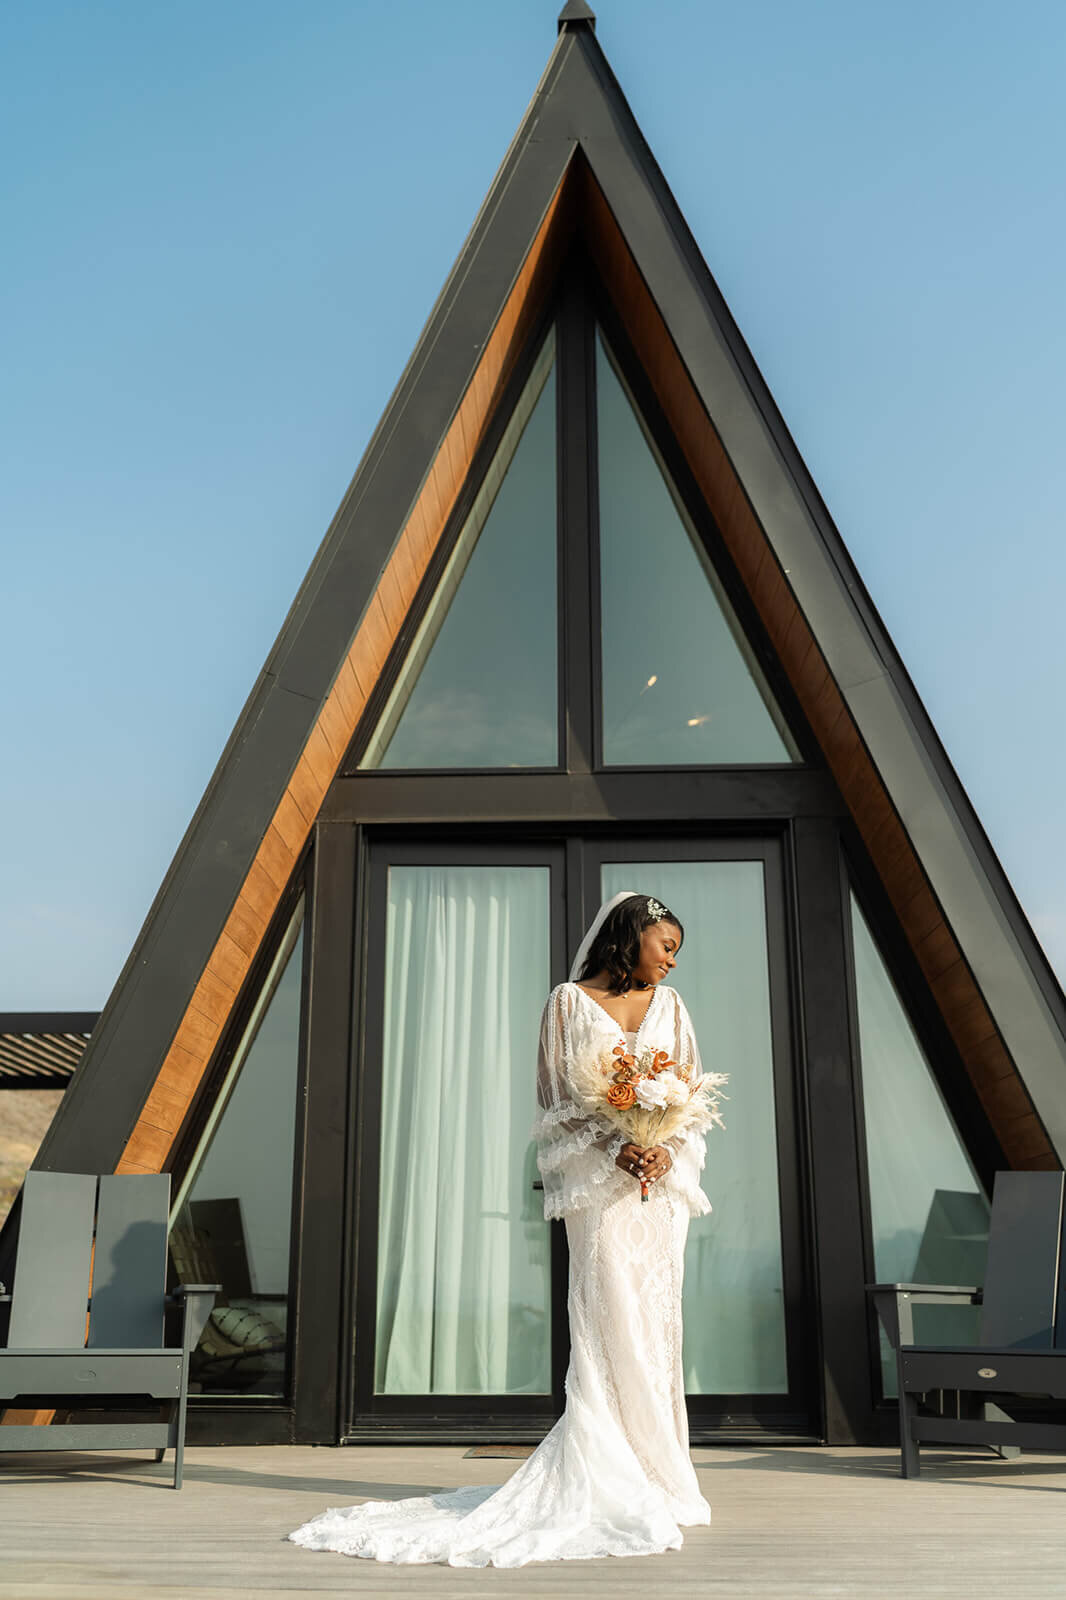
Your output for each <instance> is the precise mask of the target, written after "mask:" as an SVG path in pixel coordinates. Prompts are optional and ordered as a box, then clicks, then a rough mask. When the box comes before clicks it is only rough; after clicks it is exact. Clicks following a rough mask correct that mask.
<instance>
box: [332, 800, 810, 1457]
mask: <svg viewBox="0 0 1066 1600" xmlns="http://www.w3.org/2000/svg"><path fill="white" fill-rule="evenodd" d="M578 827H579V828H580V824H578ZM360 831H361V832H362V831H363V830H360ZM784 831H785V830H783V829H781V828H778V829H776V830H767V829H766V828H760V829H758V830H757V831H748V830H745V829H743V828H735V827H734V828H730V829H728V830H721V831H718V830H715V829H714V828H708V827H707V826H706V824H704V825H702V826H701V827H699V828H698V830H697V829H695V828H689V829H686V830H684V832H677V833H675V832H673V831H670V830H666V831H664V830H663V829H662V828H661V826H660V827H657V828H655V830H654V831H651V830H647V831H644V830H640V829H636V828H633V827H631V826H625V827H620V826H618V825H616V826H615V827H614V828H611V829H594V830H590V829H588V828H587V827H585V828H583V829H581V830H580V832H578V831H577V830H576V829H575V830H574V831H572V832H570V833H568V834H566V835H564V834H563V831H562V829H561V828H560V827H559V826H558V825H556V827H554V828H552V829H550V830H548V829H546V830H544V832H543V834H540V832H539V830H538V831H533V830H524V832H525V837H524V838H516V836H515V831H513V830H496V829H493V830H482V831H481V832H480V833H479V834H478V835H477V836H473V835H469V834H468V835H467V836H466V837H457V836H456V834H455V832H454V831H452V830H448V829H447V828H444V829H442V828H440V827H436V828H433V829H431V830H430V829H418V830H417V831H416V830H410V829H380V830H379V829H374V830H373V831H372V833H367V834H366V835H365V842H364V848H363V850H362V851H360V856H361V858H362V860H363V871H362V872H361V873H360V874H359V876H360V878H361V880H362V893H361V895H360V896H359V900H360V902H361V908H362V914H361V916H360V918H359V922H360V927H359V930H358V935H357V938H356V940H355V949H354V951H353V954H354V955H355V969H356V981H355V984H354V986H353V988H354V994H353V1001H354V1004H353V1027H352V1068H353V1095H352V1101H351V1104H352V1107H353V1112H354V1117H353V1122H352V1125H353V1129H354V1131H353V1136H352V1140H351V1148H350V1155H349V1163H348V1165H349V1174H350V1181H349V1186H348V1192H349V1209H348V1217H349V1218H350V1219H351V1220H350V1229H351V1231H350V1234H349V1239H350V1245H349V1246H347V1247H346V1249H347V1260H346V1264H345V1271H346V1274H347V1276H348V1277H349V1278H350V1280H351V1281H350V1285H349V1294H348V1296H347V1304H348V1308H349V1309H348V1313H347V1315H346V1318H345V1324H344V1329H343V1334H342V1338H343V1342H344V1344H345V1346H346V1347H347V1349H346V1351H345V1353H344V1354H343V1356H342V1362H341V1366H342V1371H343V1374H344V1377H343V1382H342V1385H341V1391H342V1392H341V1394H340V1395H339V1396H338V1399H339V1400H340V1401H341V1407H340V1409H341V1418H340V1429H341V1436H342V1437H343V1438H344V1439H345V1440H348V1441H350V1442H357V1441H363V1440H367V1439H372V1438H373V1439H381V1438H382V1437H394V1438H397V1439H401V1438H402V1439H404V1440H407V1441H409V1442H416V1441H417V1442H421V1441H436V1442H443V1441H445V1440H452V1441H466V1440H471V1439H476V1440H480V1441H485V1440H491V1439H509V1440H515V1441H521V1440H534V1439H539V1438H540V1437H542V1436H543V1434H544V1433H545V1432H546V1431H547V1430H548V1428H550V1427H551V1425H552V1424H553V1423H554V1421H555V1420H556V1418H557V1416H558V1415H559V1413H560V1412H561V1410H562V1404H563V1399H564V1396H563V1391H562V1379H563V1375H564V1373H565V1369H566V1365H567V1362H568V1359H569V1333H568V1328H567V1325H566V1315H565V1305H566V1281H567V1257H566V1239H565V1229H564V1228H563V1227H562V1225H560V1224H554V1225H553V1226H552V1229H551V1233H552V1235H553V1239H552V1258H551V1259H552V1268H551V1285H552V1287H551V1293H552V1330H553V1331H552V1339H553V1350H552V1377H553V1394H552V1396H550V1397H548V1405H547V1406H538V1405H537V1404H536V1399H537V1397H533V1396H529V1395H510V1396H470V1395H466V1396H462V1395H460V1396H444V1395H431V1396H396V1395H390V1396H380V1395H375V1394H374V1393H373V1362H374V1348H373V1336H374V1326H375V1322H376V1296H377V1239H376V1229H377V1193H378V1190H377V1185H378V1180H379V1165H378V1153H377V1140H378V1138H379V1132H380V1109H381V1078H380V1073H379V1072H377V1071H375V1070H373V1063H374V1062H376V1061H380V1058H381V1049H382V1028H383V994H384V943H383V941H382V940H381V939H380V938H376V937H373V936H372V930H373V929H374V928H383V927H384V916H385V908H386V895H387V888H386V877H387V875H386V871H385V870H384V868H385V865H386V863H389V864H392V863H395V864H404V865H418V864H425V865H448V864H456V865H458V864H464V865H479V864H485V865H487V864H489V863H493V864H499V865H504V864H513V865H527V864H528V865H548V866H549V867H550V868H551V869H552V872H551V891H550V895H551V900H550V905H551V913H550V929H551V933H550V937H551V946H552V948H551V957H550V959H551V973H552V982H553V983H555V982H559V981H561V980H562V978H564V977H565V975H566V972H567V970H568V966H569V962H568V958H567V954H566V952H567V949H568V948H569V949H576V947H577V944H578V942H579V940H580V938H581V935H582V934H583V932H584V930H585V927H586V926H587V923H588V920H589V918H590V917H591V915H592V914H593V911H594V910H595V907H596V906H597V905H598V904H599V887H598V874H599V864H600V862H601V861H603V860H605V859H611V860H625V859H626V857H627V855H628V857H629V858H630V859H633V860H638V859H650V860H654V859H656V858H657V857H659V858H661V859H663V860H664V861H665V860H678V859H681V860H685V859H690V860H715V859H725V860H729V859H759V860H760V861H762V863H763V867H764V892H765V896H766V929H767V940H768V958H769V971H770V1008H771V1029H772V1039H773V1060H774V1095H775V1110H776V1118H777V1145H778V1152H777V1154H778V1182H779V1196H780V1201H781V1245H782V1267H783V1273H784V1291H785V1318H786V1336H787V1357H788V1373H789V1394H788V1395H780V1396H779V1395H758V1396H742V1395H731V1396H726V1397H707V1400H708V1402H709V1403H703V1402H704V1397H702V1396H693V1397H691V1398H690V1401H689V1413H690V1427H691V1432H692V1437H693V1439H694V1440H696V1441H700V1440H715V1441H718V1442H721V1441H723V1440H724V1439H727V1438H729V1439H734V1438H752V1437H755V1438H759V1439H760V1440H762V1441H764V1442H770V1441H772V1440H778V1439H788V1440H791V1441H800V1440H805V1441H810V1440H813V1439H816V1438H818V1437H819V1436H821V1426H820V1421H819V1417H820V1411H821V1405H820V1396H819V1387H818V1373H817V1368H816V1365H815V1362H814V1359H813V1356H814V1347H815V1345H816V1343H817V1339H816V1337H814V1336H813V1332H814V1330H813V1321H814V1318H815V1316H816V1306H815V1301H814V1277H813V1273H812V1271H811V1270H810V1257H811V1249H810V1232H809V1228H808V1227H807V1225H806V1219H807V1207H806V1205H805V1193H806V1186H805V1183H804V1171H805V1167H806V1163H805V1159H804V1150H803V1148H802V1144H803V1139H802V1133H803V1125H802V1117H801V1115H800V1112H799V1107H800V1105H801V1101H800V1099H799V1095H798V1084H797V1076H798V1061H797V1054H798V1051H797V1037H796V1030H795V1028H794V1025H793V1020H792V1019H793V1017H794V1015H795V1007H794V1004H793V997H792V994H791V985H790V977H789V974H790V952H789V940H788V905H787V883H786V866H787V851H786V849H785V848H784V839H783V837H782V835H783V833H784ZM486 834H488V836H486ZM790 1201H791V1202H792V1203H790ZM353 1254H354V1262H353Z"/></svg>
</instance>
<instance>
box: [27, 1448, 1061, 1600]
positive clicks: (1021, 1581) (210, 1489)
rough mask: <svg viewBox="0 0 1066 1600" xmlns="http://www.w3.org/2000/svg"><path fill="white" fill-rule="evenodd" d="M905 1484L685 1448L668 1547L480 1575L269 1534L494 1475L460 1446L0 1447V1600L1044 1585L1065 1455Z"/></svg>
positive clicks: (766, 1596) (830, 1459) (969, 1589)
mask: <svg viewBox="0 0 1066 1600" xmlns="http://www.w3.org/2000/svg"><path fill="white" fill-rule="evenodd" d="M924 1455H925V1457H926V1458H927V1460H928V1467H927V1469H926V1471H927V1475H926V1476H924V1477H923V1478H922V1479H921V1480H920V1481H919V1482H916V1483H914V1482H911V1483H904V1482H903V1481H902V1479H900V1478H899V1477H897V1476H896V1473H897V1458H896V1457H895V1456H894V1455H892V1454H889V1453H888V1452H886V1451H883V1450H836V1449H808V1450H801V1449H729V1450H725V1449H723V1450H708V1449H704V1450H697V1451H695V1452H694V1459H695V1460H696V1463H697V1466H698V1469H699V1474H700V1481H701V1483H702V1485H703V1488H704V1492H705V1493H706V1495H707V1497H708V1499H709V1500H710V1502H711V1505H712V1507H713V1511H714V1522H713V1525H712V1527H711V1528H710V1529H704V1528H700V1529H694V1530H691V1531H690V1532H689V1534H688V1535H687V1536H686V1540H685V1546H684V1549H683V1550H680V1551H677V1552H672V1553H670V1554H668V1555H663V1556H652V1557H647V1558H644V1559H633V1560H608V1561H591V1562H553V1563H550V1564H545V1565H540V1566H530V1567H523V1568H520V1569H518V1570H516V1571H510V1572H507V1571H504V1572H498V1571H495V1570H493V1569H492V1568H489V1569H487V1570H482V1571H469V1570H461V1569H452V1568H449V1567H438V1566H434V1567H390V1566H381V1565H378V1564H377V1563H376V1562H369V1561H353V1560H349V1559H347V1558H345V1557H343V1556H337V1555H328V1554H315V1553H312V1552H310V1551H306V1550H301V1549H298V1548H297V1546H295V1545H292V1544H288V1543H287V1542H285V1534H286V1533H287V1532H288V1531H289V1529H290V1528H293V1527H295V1526H296V1525H297V1524H299V1523H301V1522H304V1521H306V1520H307V1519H308V1518H309V1517H311V1516H313V1515H314V1514H315V1513H316V1512H318V1511H319V1510H322V1509H323V1508H325V1507H326V1506H328V1505H346V1504H349V1503H350V1502H352V1501H355V1500H357V1499H359V1498H361V1497H362V1496H365V1495H376V1496H389V1497H395V1498H400V1497H401V1496H403V1495H409V1494H417V1493H422V1492H424V1491H427V1490H431V1489H440V1488H445V1487H453V1486H456V1485H458V1484H462V1483H497V1482H502V1480H503V1479H504V1478H505V1477H507V1476H508V1475H509V1474H510V1472H512V1471H513V1470H514V1467H515V1466H516V1465H517V1463H516V1462H514V1461H499V1460H466V1459H464V1457H463V1452H462V1450H461V1449H458V1448H455V1449H451V1448H447V1449H442V1448H434V1449H428V1448H407V1449H397V1448H393V1447H382V1448H380V1449H366V1448H361V1449H346V1450H331V1449H312V1448H297V1447H285V1448H273V1449H272V1448H269V1447H264V1448H260V1449H204V1448H200V1449H193V1450H190V1451H189V1452H188V1453H187V1456H186V1478H185V1487H184V1489H183V1490H182V1491H181V1493H180V1494H175V1493H174V1491H173V1490H172V1489H171V1488H170V1487H169V1483H168V1479H169V1474H170V1462H169V1458H168V1460H167V1461H166V1462H165V1463H163V1464H162V1465H160V1466H156V1465H155V1464H154V1463H153V1462H149V1461H145V1460H143V1459H137V1458H136V1457H134V1456H132V1455H113V1456H100V1455H97V1456H87V1455H86V1456H63V1455H53V1456H46V1455H37V1456H8V1457H6V1458H0V1461H2V1465H0V1597H2V1600H28V1597H32V1600H122V1597H124V1596H130V1597H132V1596H136V1597H137V1600H148V1597H156V1596H159V1597H165V1600H231V1597H233V1596H238V1595H239V1596H241V1597H242V1600H256V1597H258V1596H269V1597H270V1600H282V1597H285V1596H306V1595H311V1594H346V1595H359V1596H364V1595H366V1596H371V1595H373V1596H379V1595H380V1596H401V1595H402V1596H407V1595H450V1596H464V1597H465V1596H469V1595H493V1596H496V1595H512V1594H513V1595H529V1596H547V1597H564V1596H582V1597H586V1600H587V1597H590V1596H596V1595H604V1596H606V1595H611V1596H616V1595H617V1596H624V1595H630V1594H631V1595H633V1596H637V1595H644V1594H646V1593H650V1594H652V1595H655V1596H658V1595H665V1596H671V1597H672V1596H675V1595H676V1596H690V1595H691V1596H696V1595H699V1596H705V1595H722V1596H728V1597H729V1600H748V1597H758V1600H805V1597H807V1596H818V1597H829V1596H839V1597H842V1600H853V1597H856V1596H863V1597H870V1600H881V1597H882V1596H896V1595H899V1596H906V1597H907V1600H924V1597H926V1596H937V1597H941V1596H960V1597H962V1596H965V1597H966V1600H974V1597H975V1596H983V1595H991V1594H997V1593H1010V1594H1012V1595H1013V1596H1016V1597H1018V1600H1035V1597H1043V1596H1052V1595H1054V1596H1056V1600H1058V1597H1061V1595H1062V1593H1063V1584H1064V1581H1066V1580H1064V1578H1063V1572H1064V1570H1066V1516H1064V1511H1066V1457H1052V1456H1027V1457H1022V1458H1021V1459H1020V1460H1017V1461H1011V1462H1001V1461H998V1460H995V1459H994V1458H992V1457H991V1456H988V1457H980V1456H978V1455H976V1454H974V1455H968V1456H963V1455H959V1454H955V1453H954V1452H950V1451H947V1450H929V1451H927V1452H924Z"/></svg>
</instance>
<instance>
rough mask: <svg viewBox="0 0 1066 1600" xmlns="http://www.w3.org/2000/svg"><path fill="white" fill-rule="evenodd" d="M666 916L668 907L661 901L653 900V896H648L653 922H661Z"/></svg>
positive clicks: (649, 912)
mask: <svg viewBox="0 0 1066 1600" xmlns="http://www.w3.org/2000/svg"><path fill="white" fill-rule="evenodd" d="M666 914H667V911H666V907H665V906H664V905H663V904H662V903H661V902H660V901H658V900H653V899H652V898H651V896H650V895H649V896H648V916H649V917H650V918H651V920H652V921H653V922H661V921H662V920H663V918H664V917H665V916H666Z"/></svg>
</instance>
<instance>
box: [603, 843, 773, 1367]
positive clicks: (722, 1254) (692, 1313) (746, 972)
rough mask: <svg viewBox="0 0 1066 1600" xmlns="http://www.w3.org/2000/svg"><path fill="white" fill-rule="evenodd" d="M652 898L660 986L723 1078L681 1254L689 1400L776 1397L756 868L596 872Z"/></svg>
mask: <svg viewBox="0 0 1066 1600" xmlns="http://www.w3.org/2000/svg"><path fill="white" fill-rule="evenodd" d="M626 888H632V889H634V890H636V891H638V892H640V893H646V894H653V895H655V896H656V898H657V899H659V900H661V901H662V902H663V904H664V905H667V906H669V907H670V909H671V910H672V911H674V912H676V914H677V915H678V916H679V917H680V918H681V921H682V922H683V924H684V927H685V938H684V942H683V944H682V946H681V952H680V954H679V956H678V963H677V971H676V972H675V973H673V974H671V978H670V980H669V983H670V987H671V988H675V989H677V991H678V993H679V994H680V995H681V997H682V999H683V1000H684V1002H685V1005H686V1006H687V1007H688V1010H689V1012H690V1014H691V1016H692V1021H693V1024H694V1026H695V1029H696V1040H697V1043H698V1044H699V1047H700V1054H701V1056H702V1060H703V1066H704V1067H705V1068H706V1069H708V1070H714V1071H716V1072H728V1073H729V1075H730V1081H729V1083H728V1084H727V1085H726V1090H725V1092H726V1094H727V1095H728V1096H729V1099H728V1102H727V1103H726V1105H725V1106H724V1107H723V1116H724V1120H725V1124H726V1127H725V1131H724V1132H723V1131H722V1130H721V1129H720V1128H714V1129H712V1130H711V1132H710V1133H709V1134H708V1136H707V1165H706V1168H705V1169H704V1173H703V1188H704V1190H705V1191H706V1193H707V1196H708V1198H709V1199H710V1201H711V1203H712V1205H713V1206H714V1210H713V1212H712V1213H711V1215H710V1216H707V1217H695V1218H693V1220H692V1223H691V1225H690V1227H689V1237H688V1249H687V1251H686V1254H685V1291H684V1322H685V1355H684V1360H685V1388H686V1389H687V1391H688V1393H689V1394H782V1393H785V1392H786V1391H787V1389H788V1373H787V1367H786V1352H785V1308H784V1292H783V1277H782V1266H781V1229H780V1211H779V1204H778V1182H777V1137H776V1119H775V1111H774V1092H773V1053H772V1040H771V1033H770V974H769V966H768V959H767V945H766V913H765V890H764V885H763V867H762V862H761V861H638V862H632V861H627V862H625V863H610V864H606V865H605V866H604V868H603V884H602V893H603V895H604V897H605V898H606V897H607V896H608V895H612V894H617V893H618V891H619V890H620V889H626Z"/></svg>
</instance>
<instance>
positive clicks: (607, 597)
mask: <svg viewBox="0 0 1066 1600" xmlns="http://www.w3.org/2000/svg"><path fill="white" fill-rule="evenodd" d="M596 400H597V438H598V444H599V512H600V563H599V565H600V605H601V628H600V634H601V650H602V655H601V659H602V683H603V697H602V704H603V760H604V765H605V766H644V767H646V766H679V765H685V766H688V765H701V766H703V765H707V766H709V765H722V764H733V763H736V764H741V765H745V766H751V765H755V764H757V763H768V762H774V763H778V762H791V761H797V760H799V759H800V756H799V752H798V750H797V748H796V746H795V744H794V742H793V740H792V738H791V736H790V735H789V733H788V730H787V728H786V726H785V721H784V718H783V716H782V714H781V712H780V711H779V709H778V708H777V706H776V705H775V703H774V699H773V696H772V694H771V693H770V690H769V688H768V686H767V684H766V683H765V681H764V679H763V676H762V674H761V672H760V670H759V668H758V665H757V664H756V661H755V659H754V656H753V654H752V651H751V649H750V647H749V645H748V642H747V639H746V638H745V636H744V632H743V629H742V628H741V626H740V624H739V622H738V620H737V617H736V615H735V613H734V611H733V608H732V606H731V605H730V603H729V600H728V598H727V596H726V594H725V591H724V589H723V588H722V585H721V582H720V580H719V579H718V577H717V574H716V573H715V571H714V569H713V567H712V566H711V564H710V561H709V560H708V558H707V555H706V553H705V551H704V549H703V546H702V544H701V542H700V540H699V539H698V538H697V536H696V533H695V530H694V529H693V528H692V527H691V525H690V523H689V520H688V517H687V514H686V512H685V510H684V508H683V506H682V504H681V501H680V499H679V497H678V495H677V492H676V490H675V489H674V486H673V485H672V483H671V482H670V478H669V475H668V474H667V471H666V468H665V467H664V465H663V463H662V461H661V460H660V459H659V456H658V453H657V452H656V451H655V448H654V446H653V445H652V443H651V439H650V436H649V434H648V433H647V431H646V429H645V427H644V425H643V423H642V421H641V420H640V418H639V416H638V413H637V410H636V408H635V406H634V404H633V402H632V400H631V398H630V396H629V393H628V391H627V389H626V388H625V387H624V385H623V382H622V379H621V377H620V375H619V372H618V369H617V367H616V365H615V362H614V361H613V359H612V358H611V356H610V354H609V353H608V350H607V347H606V345H605V344H604V342H603V340H602V338H598V339H597V347H596Z"/></svg>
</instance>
